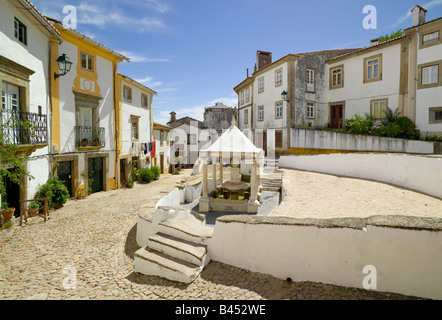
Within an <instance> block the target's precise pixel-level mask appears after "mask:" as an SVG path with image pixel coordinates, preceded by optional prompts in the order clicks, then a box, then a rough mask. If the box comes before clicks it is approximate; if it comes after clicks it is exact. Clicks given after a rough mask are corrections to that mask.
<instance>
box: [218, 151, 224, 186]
mask: <svg viewBox="0 0 442 320" xmlns="http://www.w3.org/2000/svg"><path fill="white" fill-rule="evenodd" d="M223 169H224V164H223V157H222V156H221V157H220V158H219V184H223V183H224V173H223Z"/></svg>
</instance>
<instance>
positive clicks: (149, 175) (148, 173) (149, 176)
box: [139, 168, 155, 183]
mask: <svg viewBox="0 0 442 320" xmlns="http://www.w3.org/2000/svg"><path fill="white" fill-rule="evenodd" d="M139 174H140V178H141V180H142V181H144V182H147V183H149V182H151V181H152V180H153V179H154V178H155V174H154V173H153V172H152V170H150V169H149V168H142V169H140V170H139Z"/></svg>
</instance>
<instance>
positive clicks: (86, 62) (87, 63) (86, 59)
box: [81, 52, 94, 72]
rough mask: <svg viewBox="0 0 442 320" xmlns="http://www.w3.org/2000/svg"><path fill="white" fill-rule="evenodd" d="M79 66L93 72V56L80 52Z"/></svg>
mask: <svg viewBox="0 0 442 320" xmlns="http://www.w3.org/2000/svg"><path fill="white" fill-rule="evenodd" d="M81 67H82V68H83V69H86V70H89V71H92V72H93V71H94V57H92V56H90V55H88V54H86V53H83V52H82V53H81Z"/></svg>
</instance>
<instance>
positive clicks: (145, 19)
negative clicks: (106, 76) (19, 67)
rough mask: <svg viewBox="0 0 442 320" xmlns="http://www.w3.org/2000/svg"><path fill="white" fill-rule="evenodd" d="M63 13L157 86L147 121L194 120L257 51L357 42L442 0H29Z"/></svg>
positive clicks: (434, 14) (439, 10) (432, 12)
mask: <svg viewBox="0 0 442 320" xmlns="http://www.w3.org/2000/svg"><path fill="white" fill-rule="evenodd" d="M31 1H32V2H33V4H34V5H35V6H36V7H37V9H39V10H40V11H41V12H42V13H43V14H45V15H48V16H50V17H52V18H56V19H59V20H63V18H64V16H65V15H64V14H63V7H64V6H66V5H73V6H75V7H76V9H77V17H78V25H77V30H78V31H79V32H81V33H83V34H85V35H87V36H90V37H92V38H93V39H94V40H96V41H98V42H100V43H102V44H104V45H106V46H108V47H110V48H112V49H113V50H115V51H118V52H120V53H122V54H125V55H126V56H127V57H129V58H131V60H132V61H131V62H130V63H127V62H124V63H122V64H120V66H119V72H120V73H123V74H125V75H127V76H129V77H131V78H133V79H136V80H138V81H140V82H141V83H143V84H145V85H147V86H149V87H150V88H152V89H153V90H155V91H157V92H158V95H157V96H156V97H155V98H154V121H156V122H160V123H166V122H167V121H168V120H169V113H170V112H171V111H175V112H177V117H182V116H186V115H188V116H191V117H194V118H197V119H199V120H202V117H203V111H204V108H205V107H209V106H211V105H214V104H215V102H223V103H224V104H226V105H228V106H236V104H237V97H236V95H235V92H234V91H233V87H235V86H236V85H237V84H238V83H240V82H241V81H243V80H244V79H245V77H246V69H247V68H249V69H250V70H253V66H254V64H255V59H256V51H257V50H264V51H270V52H272V54H273V60H277V59H279V58H281V57H283V56H285V55H287V54H289V53H298V52H309V51H317V50H328V49H339V48H359V47H364V46H367V45H369V42H370V39H373V38H376V37H378V36H379V35H384V34H387V33H388V34H389V33H391V32H392V31H397V30H398V29H401V28H402V29H405V28H408V27H410V26H411V12H410V10H411V9H412V8H413V7H414V5H415V4H419V5H421V6H423V7H424V8H426V9H427V10H428V13H427V21H428V20H432V19H435V18H438V17H441V16H442V0H422V2H416V0H411V1H409V0H389V1H380V0H370V1H365V0H346V1H344V0H334V1H330V0H310V1H297V0H272V1H268V0H267V1H264V0H94V1H84V0H58V1H53V0H31ZM366 5H373V6H375V7H376V9H377V29H376V30H372V29H370V30H366V29H364V28H363V25H362V21H363V19H364V18H365V17H366V16H367V14H364V13H363V8H364V7H365V6H366Z"/></svg>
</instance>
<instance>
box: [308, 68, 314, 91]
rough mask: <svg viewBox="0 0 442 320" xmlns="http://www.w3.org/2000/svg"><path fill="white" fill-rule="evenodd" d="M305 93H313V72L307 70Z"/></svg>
mask: <svg viewBox="0 0 442 320" xmlns="http://www.w3.org/2000/svg"><path fill="white" fill-rule="evenodd" d="M307 91H309V92H314V91H315V70H311V69H307Z"/></svg>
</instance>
